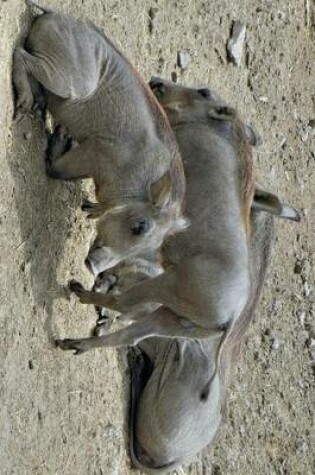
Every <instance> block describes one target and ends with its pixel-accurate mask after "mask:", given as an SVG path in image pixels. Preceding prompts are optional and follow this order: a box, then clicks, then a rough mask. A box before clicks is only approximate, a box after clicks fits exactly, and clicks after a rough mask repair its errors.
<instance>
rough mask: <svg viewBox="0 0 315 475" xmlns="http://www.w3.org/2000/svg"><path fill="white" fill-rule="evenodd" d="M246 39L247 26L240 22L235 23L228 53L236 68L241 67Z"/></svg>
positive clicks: (228, 44)
mask: <svg viewBox="0 0 315 475" xmlns="http://www.w3.org/2000/svg"><path fill="white" fill-rule="evenodd" d="M245 37H246V25H244V23H241V22H240V21H234V22H233V27H232V34H231V37H230V39H229V41H228V43H227V52H228V57H229V59H230V60H231V61H232V62H233V63H234V64H235V66H240V65H241V61H242V54H243V49H244V42H245Z"/></svg>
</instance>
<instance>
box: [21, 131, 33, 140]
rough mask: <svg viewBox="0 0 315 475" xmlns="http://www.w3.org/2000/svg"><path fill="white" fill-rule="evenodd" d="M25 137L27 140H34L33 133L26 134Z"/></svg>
mask: <svg viewBox="0 0 315 475" xmlns="http://www.w3.org/2000/svg"><path fill="white" fill-rule="evenodd" d="M23 137H24V139H25V140H30V139H31V138H32V132H24V134H23Z"/></svg>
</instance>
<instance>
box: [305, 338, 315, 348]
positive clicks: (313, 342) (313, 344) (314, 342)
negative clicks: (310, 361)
mask: <svg viewBox="0 0 315 475" xmlns="http://www.w3.org/2000/svg"><path fill="white" fill-rule="evenodd" d="M305 343H306V346H307V348H309V349H310V350H312V349H313V348H314V349H315V339H314V338H308V339H307V340H306V342H305Z"/></svg>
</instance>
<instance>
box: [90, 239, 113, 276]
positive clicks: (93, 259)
mask: <svg viewBox="0 0 315 475" xmlns="http://www.w3.org/2000/svg"><path fill="white" fill-rule="evenodd" d="M119 261H120V258H119V257H117V256H116V255H115V253H114V252H112V250H111V249H110V248H108V247H98V246H96V247H93V248H92V249H91V250H90V251H89V253H88V256H87V258H86V259H85V261H84V262H85V265H86V267H87V268H88V269H89V271H90V272H92V274H93V275H94V276H97V275H99V274H100V273H101V272H103V271H104V270H105V269H109V268H110V267H114V266H115V265H116V264H117V263H118V262H119Z"/></svg>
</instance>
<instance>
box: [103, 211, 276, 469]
mask: <svg viewBox="0 0 315 475" xmlns="http://www.w3.org/2000/svg"><path fill="white" fill-rule="evenodd" d="M251 226H252V233H251V237H250V246H249V253H250V278H251V284H252V285H251V293H250V296H249V299H248V301H247V303H246V306H245V309H244V310H243V312H242V314H241V316H240V318H239V320H238V322H237V324H236V325H235V327H234V329H233V332H232V333H231V334H230V336H229V339H228V341H227V344H226V347H225V352H224V353H223V354H222V364H221V366H220V371H217V372H216V371H215V369H216V368H215V362H216V354H217V350H218V346H219V340H218V339H217V340H215V339H209V340H208V339H201V340H195V341H193V340H186V341H183V340H166V339H163V338H148V339H146V340H143V341H142V342H140V344H139V345H138V347H137V348H136V349H135V351H134V353H135V356H134V357H133V358H131V360H132V361H131V363H132V377H131V419H130V452H131V458H132V462H133V465H134V466H135V467H137V468H139V469H140V470H142V471H145V472H147V473H166V472H169V471H171V470H172V469H174V468H176V467H177V466H179V465H182V464H184V463H187V462H189V461H190V460H191V459H193V458H194V457H195V456H196V454H197V453H198V452H199V451H200V450H202V449H203V448H204V447H206V446H208V445H209V444H210V443H211V442H212V441H213V438H214V436H215V434H216V433H217V431H218V428H219V425H220V423H221V421H222V412H224V406H225V399H226V391H227V384H228V368H227V367H228V366H229V365H232V366H235V361H236V354H235V349H236V348H239V347H240V344H241V342H242V341H243V339H244V335H245V332H246V329H247V327H248V325H249V323H250V322H251V321H252V319H253V315H254V311H255V307H256V305H257V302H258V298H259V295H260V291H261V288H262V285H263V281H264V277H265V273H266V268H267V264H268V261H269V254H270V245H271V240H272V234H273V232H272V229H273V219H272V216H271V215H270V214H267V213H259V212H257V211H255V210H253V211H252V213H251ZM148 258H149V259H150V260H144V259H141V260H140V259H138V260H134V261H132V262H129V263H126V262H125V263H124V264H123V265H120V266H118V267H117V268H116V269H114V270H113V271H112V272H113V274H114V275H115V277H116V282H115V285H114V287H112V288H111V290H110V292H115V294H116V295H118V294H119V293H123V292H125V291H126V290H127V289H128V288H129V287H130V286H132V285H134V284H135V283H138V282H140V281H141V280H143V279H145V278H152V277H153V276H154V275H156V274H159V273H160V272H161V271H162V269H161V267H160V266H159V265H158V255H155V256H146V259H148ZM109 282H110V283H111V284H113V282H114V281H113V278H112V275H110V274H109V273H104V275H102V276H100V277H98V279H97V283H96V287H97V288H98V290H99V291H105V292H107V291H108V283H109ZM209 380H211V386H210V387H209V386H208V382H209Z"/></svg>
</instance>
